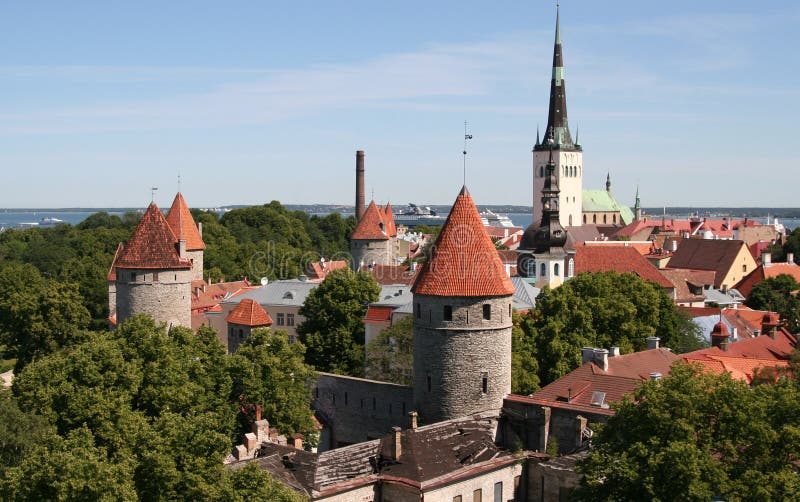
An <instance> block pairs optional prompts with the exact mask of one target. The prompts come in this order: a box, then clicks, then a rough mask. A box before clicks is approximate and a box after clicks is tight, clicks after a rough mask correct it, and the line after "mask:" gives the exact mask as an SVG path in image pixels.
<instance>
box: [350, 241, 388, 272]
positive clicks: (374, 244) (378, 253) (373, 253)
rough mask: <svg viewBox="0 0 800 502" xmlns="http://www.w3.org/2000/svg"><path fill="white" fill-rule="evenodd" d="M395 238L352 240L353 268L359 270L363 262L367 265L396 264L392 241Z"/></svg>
mask: <svg viewBox="0 0 800 502" xmlns="http://www.w3.org/2000/svg"><path fill="white" fill-rule="evenodd" d="M393 241H394V239H386V240H379V241H368V240H361V239H353V240H351V241H350V256H351V257H352V260H353V261H352V262H351V266H352V267H353V270H358V268H359V266H360V264H361V263H363V264H364V265H365V266H367V265H369V264H370V263H373V262H374V263H377V264H378V265H394V264H395V263H394V256H393V254H392V249H393V248H394V246H393V245H392V242H393Z"/></svg>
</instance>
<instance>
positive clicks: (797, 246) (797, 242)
mask: <svg viewBox="0 0 800 502" xmlns="http://www.w3.org/2000/svg"><path fill="white" fill-rule="evenodd" d="M766 251H768V252H770V253H772V261H773V262H780V261H786V257H787V256H788V254H789V253H794V256H795V260H798V259H800V227H797V228H795V229H794V230H792V231H791V233H789V235H787V236H786V241H785V242H784V243H782V244H781V243H780V242H778V243H775V244H773V245H772V246H770V247H769V248H768V249H767V250H766Z"/></svg>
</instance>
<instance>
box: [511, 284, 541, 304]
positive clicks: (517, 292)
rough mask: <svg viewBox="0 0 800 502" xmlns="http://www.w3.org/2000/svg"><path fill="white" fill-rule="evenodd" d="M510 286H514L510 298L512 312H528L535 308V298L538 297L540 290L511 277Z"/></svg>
mask: <svg viewBox="0 0 800 502" xmlns="http://www.w3.org/2000/svg"><path fill="white" fill-rule="evenodd" d="M511 284H513V285H514V296H513V298H512V303H513V305H514V310H530V309H532V308H533V307H535V306H536V297H537V296H539V292H540V291H541V289H539V288H537V287H534V286H532V285H530V284H528V283H527V282H525V279H523V278H522V277H519V276H515V277H512V278H511Z"/></svg>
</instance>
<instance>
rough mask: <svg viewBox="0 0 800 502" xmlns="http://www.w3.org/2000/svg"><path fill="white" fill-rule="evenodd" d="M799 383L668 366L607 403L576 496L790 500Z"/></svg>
mask: <svg viewBox="0 0 800 502" xmlns="http://www.w3.org/2000/svg"><path fill="white" fill-rule="evenodd" d="M798 397H800V396H798V384H797V382H796V381H790V380H783V381H780V382H778V383H776V384H774V385H762V386H758V387H756V388H754V389H750V388H748V386H747V385H746V384H744V383H743V382H741V381H738V380H732V379H731V378H730V376H729V375H727V374H723V375H716V374H710V373H705V372H703V371H702V369H701V368H700V367H697V366H694V365H686V364H681V365H676V366H673V369H672V371H671V372H670V376H669V377H668V378H665V379H662V380H658V381H647V382H644V383H643V384H642V385H640V386H639V387H638V388H637V389H636V391H635V392H634V394H633V397H632V398H631V397H628V398H626V399H624V400H623V401H622V402H621V403H618V404H615V405H613V406H614V408H615V411H616V414H615V415H614V416H613V417H611V418H610V419H609V421H608V423H607V424H605V425H604V426H602V427H600V428H599V432H598V433H597V434H595V436H594V439H593V446H594V449H593V451H592V452H591V453H590V454H589V456H588V457H587V458H586V459H585V460H584V461H582V462H580V464H579V467H578V469H579V472H580V473H582V474H583V476H584V477H583V481H582V487H581V489H580V490H579V491H578V493H576V498H577V499H578V500H662V501H666V500H697V501H701V500H705V501H707V500H709V499H711V498H712V497H723V498H725V499H726V500H797V499H798V497H800V478H798V477H797V472H796V467H795V466H794V461H795V459H797V458H798V454H800V415H799V414H798V411H800V410H798V408H799V407H800V405H798V403H800V401H799V400H798Z"/></svg>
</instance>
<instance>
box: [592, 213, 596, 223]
mask: <svg viewBox="0 0 800 502" xmlns="http://www.w3.org/2000/svg"><path fill="white" fill-rule="evenodd" d="M592 223H597V215H596V214H593V215H592Z"/></svg>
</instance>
